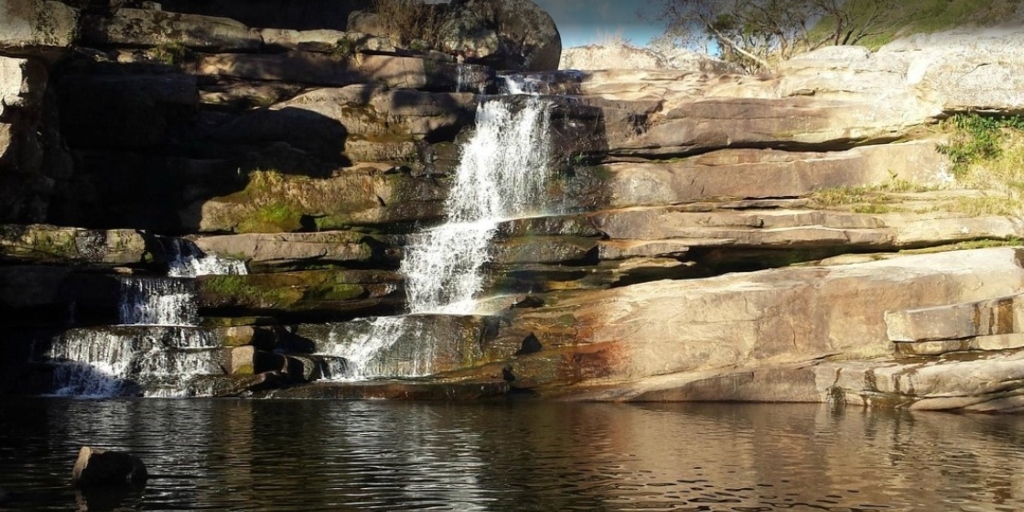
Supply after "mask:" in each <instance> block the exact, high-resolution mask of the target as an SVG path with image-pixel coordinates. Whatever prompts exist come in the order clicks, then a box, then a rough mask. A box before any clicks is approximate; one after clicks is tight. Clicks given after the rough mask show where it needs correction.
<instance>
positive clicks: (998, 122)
mask: <svg viewBox="0 0 1024 512" xmlns="http://www.w3.org/2000/svg"><path fill="white" fill-rule="evenodd" d="M942 128H943V129H944V130H946V131H947V132H948V133H949V143H948V144H943V145H940V146H939V148H938V149H939V151H940V152H941V153H943V154H945V155H947V156H949V158H950V161H951V162H952V164H953V167H952V169H951V171H952V173H953V177H954V178H956V180H957V182H958V183H959V184H960V185H962V186H964V187H969V188H975V189H978V190H984V191H986V194H985V195H984V196H982V197H966V198H961V199H960V200H958V201H957V204H956V208H957V210H959V211H962V212H965V213H968V214H971V215H986V214H988V215H1010V216H1015V217H1021V216H1024V205H1022V203H1021V201H1022V200H1024V118H1022V117H1021V116H982V115H979V114H957V115H955V116H953V117H950V118H949V119H947V120H946V121H945V122H944V123H943V126H942Z"/></svg>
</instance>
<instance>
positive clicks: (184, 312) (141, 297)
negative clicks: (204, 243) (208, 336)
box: [118, 277, 199, 325]
mask: <svg viewBox="0 0 1024 512" xmlns="http://www.w3.org/2000/svg"><path fill="white" fill-rule="evenodd" d="M118 310H119V313H120V315H119V316H120V321H121V324H123V325H197V324H198V323H199V310H198V308H197V306H196V289H195V285H194V283H193V282H192V281H191V280H187V279H168V278H161V277H128V278H124V279H123V280H122V281H121V303H120V304H119V305H118Z"/></svg>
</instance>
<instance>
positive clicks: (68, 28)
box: [0, 0, 78, 58]
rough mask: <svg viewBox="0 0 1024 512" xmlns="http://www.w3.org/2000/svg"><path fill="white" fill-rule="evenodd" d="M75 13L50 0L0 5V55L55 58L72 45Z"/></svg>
mask: <svg viewBox="0 0 1024 512" xmlns="http://www.w3.org/2000/svg"><path fill="white" fill-rule="evenodd" d="M77 34H78V11H77V10H76V9H73V8H71V7H68V6H67V5H65V4H63V3H61V2H56V1H52V0H4V1H3V2H2V3H0V54H4V55H16V56H26V57H32V56H41V57H44V58H55V57H57V56H59V55H60V54H62V53H63V52H64V51H66V50H67V49H68V48H70V47H71V45H72V44H74V43H75V40H76V36H77Z"/></svg>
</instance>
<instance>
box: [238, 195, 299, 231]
mask: <svg viewBox="0 0 1024 512" xmlns="http://www.w3.org/2000/svg"><path fill="white" fill-rule="evenodd" d="M301 222H302V212H300V211H298V210H297V209H295V207H294V206H293V205H291V204H287V203H284V202H279V201H274V202H270V203H266V204H263V205H260V206H259V207H257V208H256V210H255V211H253V212H252V214H251V215H249V216H248V217H247V218H246V219H245V220H243V221H242V222H240V223H239V224H238V231H239V232H240V233H276V232H279V231H298V230H299V229H300V228H301V227H302V224H301Z"/></svg>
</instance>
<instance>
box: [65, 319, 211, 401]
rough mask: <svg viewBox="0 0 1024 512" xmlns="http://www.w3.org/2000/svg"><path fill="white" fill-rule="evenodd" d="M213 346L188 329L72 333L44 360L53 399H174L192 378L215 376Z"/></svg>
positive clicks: (202, 335) (118, 328)
mask: <svg viewBox="0 0 1024 512" xmlns="http://www.w3.org/2000/svg"><path fill="white" fill-rule="evenodd" d="M216 346H217V345H216V340H214V339H213V337H212V336H210V335H209V334H208V333H206V332H205V331H202V330H198V329H194V328H188V327H158V326H148V327H135V326H116V327H105V328H83V329H72V330H69V331H67V332H65V333H63V334H62V335H61V336H60V337H59V338H57V339H55V340H54V342H53V346H52V347H51V348H50V350H49V352H48V354H47V356H48V357H49V358H50V359H51V360H53V361H57V362H59V364H57V365H56V367H55V369H54V381H55V382H56V383H57V389H56V391H55V394H57V395H64V396H91V397H109V396H119V395H126V394H129V395H131V394H143V393H144V394H146V395H147V396H178V395H183V394H186V393H187V390H186V389H185V383H187V382H188V381H189V380H190V379H191V378H192V377H193V376H196V375H212V374H216V373H219V372H220V371H221V370H220V366H219V365H218V364H217V362H216V360H215V359H214V358H213V357H211V353H212V350H213V349H215V348H216Z"/></svg>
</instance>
